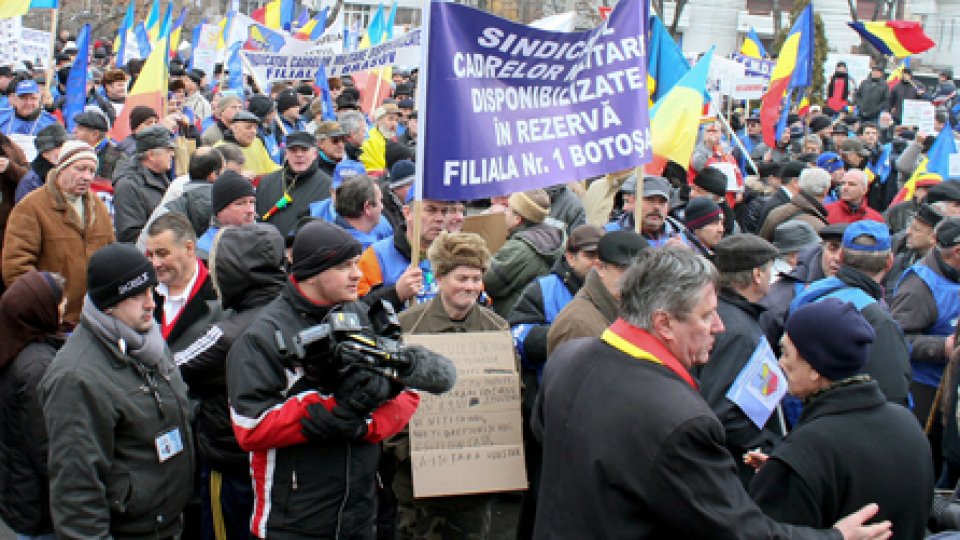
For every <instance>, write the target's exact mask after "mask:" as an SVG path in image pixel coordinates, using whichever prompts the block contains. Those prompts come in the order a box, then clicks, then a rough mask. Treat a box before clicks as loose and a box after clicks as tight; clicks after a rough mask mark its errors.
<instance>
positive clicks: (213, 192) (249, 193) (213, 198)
mask: <svg viewBox="0 0 960 540" xmlns="http://www.w3.org/2000/svg"><path fill="white" fill-rule="evenodd" d="M255 194H256V191H255V190H254V189H253V184H251V183H250V181H249V180H247V179H246V178H244V177H243V176H241V175H240V173H238V172H236V171H224V172H223V174H221V175H220V176H219V177H217V179H216V180H215V181H214V182H213V188H211V189H210V205H211V206H212V207H213V213H214V214H217V213H219V212H220V211H221V210H223V209H224V208H226V207H227V206H229V205H230V203H232V202H233V201H235V200H237V199H239V198H240V197H253V196H254V195H255Z"/></svg>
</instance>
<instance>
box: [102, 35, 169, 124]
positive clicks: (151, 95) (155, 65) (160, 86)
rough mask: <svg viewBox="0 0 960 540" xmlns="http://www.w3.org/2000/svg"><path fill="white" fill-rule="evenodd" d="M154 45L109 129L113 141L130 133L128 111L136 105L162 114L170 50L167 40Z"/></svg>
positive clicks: (165, 95) (163, 111)
mask: <svg viewBox="0 0 960 540" xmlns="http://www.w3.org/2000/svg"><path fill="white" fill-rule="evenodd" d="M165 41H166V42H165V43H160V44H159V45H160V46H158V47H154V48H153V51H152V52H151V53H150V56H148V57H147V61H146V62H144V64H143V69H142V70H140V76H139V77H137V82H135V83H134V84H133V88H131V89H130V93H129V94H127V100H126V103H125V105H124V107H123V111H121V112H120V116H119V117H118V118H117V121H116V122H114V124H113V129H111V130H110V137H111V138H112V139H113V140H115V141H120V140H123V139H125V138H126V137H127V135H130V112H131V111H132V110H133V109H134V108H135V107H137V106H138V105H146V106H147V107H150V108H152V109H153V110H155V111H157V114H159V115H160V116H163V115H164V113H165V112H166V111H165V110H164V102H165V101H166V100H165V98H166V97H167V78H168V76H169V70H168V69H167V51H168V50H170V44H169V41H168V40H165Z"/></svg>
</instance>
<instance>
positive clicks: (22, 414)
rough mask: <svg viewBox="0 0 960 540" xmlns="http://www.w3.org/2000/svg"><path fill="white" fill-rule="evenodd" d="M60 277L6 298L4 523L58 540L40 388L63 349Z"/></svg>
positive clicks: (32, 278)
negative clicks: (48, 370)
mask: <svg viewBox="0 0 960 540" xmlns="http://www.w3.org/2000/svg"><path fill="white" fill-rule="evenodd" d="M63 285H64V280H63V278H62V277H61V276H60V275H59V274H51V273H49V272H37V271H31V272H28V273H26V274H24V275H22V276H20V277H19V278H17V280H16V281H14V282H13V284H12V285H11V286H10V288H9V289H8V290H7V292H6V293H4V295H3V297H0V333H2V334H3V337H2V339H0V451H2V452H3V454H5V455H4V459H3V460H0V518H3V521H4V522H5V523H6V524H7V525H8V526H10V528H11V529H13V530H14V531H15V532H17V533H18V534H19V535H23V536H27V537H32V538H41V539H46V538H55V536H54V535H53V523H52V521H51V519H50V503H49V500H50V496H49V491H48V485H49V481H48V477H47V433H46V429H45V428H44V423H43V409H42V408H41V406H40V399H39V397H38V396H37V386H38V385H39V384H40V379H41V378H42V377H43V374H44V373H45V372H46V371H47V366H49V365H50V362H51V361H52V360H53V357H54V356H55V355H56V354H57V349H59V348H60V346H61V345H62V344H63V340H62V339H61V338H60V337H59V336H58V334H57V329H58V327H59V325H60V318H61V316H62V314H63V310H62V302H63Z"/></svg>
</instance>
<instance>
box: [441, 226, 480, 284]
mask: <svg viewBox="0 0 960 540" xmlns="http://www.w3.org/2000/svg"><path fill="white" fill-rule="evenodd" d="M427 258H428V259H429V260H430V265H431V266H432V267H433V273H434V274H435V275H436V276H437V277H443V276H445V275H447V274H449V273H450V272H452V271H453V269H454V268H456V267H458V266H470V267H472V268H479V269H480V270H484V271H486V269H487V268H488V267H489V266H490V251H489V250H488V249H487V243H486V242H485V241H484V240H483V238H482V237H481V236H480V235H479V234H476V233H466V232H459V233H448V232H442V233H440V236H437V238H436V239H435V240H434V241H433V242H432V243H431V244H430V249H428V250H427Z"/></svg>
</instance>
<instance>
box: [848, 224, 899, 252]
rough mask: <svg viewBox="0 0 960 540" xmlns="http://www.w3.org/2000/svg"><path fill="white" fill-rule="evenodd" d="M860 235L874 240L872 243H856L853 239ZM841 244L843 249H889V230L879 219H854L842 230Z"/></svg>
mask: <svg viewBox="0 0 960 540" xmlns="http://www.w3.org/2000/svg"><path fill="white" fill-rule="evenodd" d="M861 236H868V237H870V238H872V239H873V240H874V244H873V245H863V244H856V243H854V241H855V240H856V239H857V238H860V237H861ZM841 244H842V245H843V247H844V248H845V249H852V250H854V251H889V250H890V231H889V229H887V225H886V224H884V223H880V222H879V221H873V220H869V219H865V220H862V221H855V222H853V223H851V224H849V225H847V228H846V229H844V231H843V240H842V241H841Z"/></svg>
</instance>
